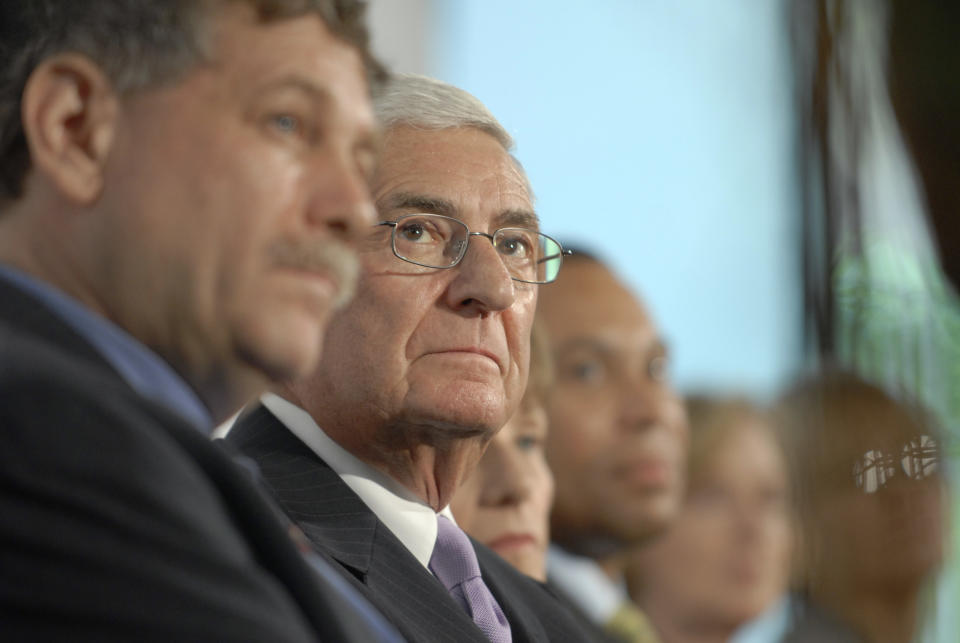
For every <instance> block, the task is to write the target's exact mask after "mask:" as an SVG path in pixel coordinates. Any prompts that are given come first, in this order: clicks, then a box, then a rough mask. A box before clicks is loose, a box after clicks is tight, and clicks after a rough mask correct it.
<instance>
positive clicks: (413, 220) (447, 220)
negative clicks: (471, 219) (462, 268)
mask: <svg viewBox="0 0 960 643" xmlns="http://www.w3.org/2000/svg"><path fill="white" fill-rule="evenodd" d="M377 225H385V226H390V227H391V228H392V230H391V231H390V243H391V246H392V247H393V254H394V255H396V256H397V258H398V259H403V260H404V261H408V262H410V263H412V264H416V265H418V266H424V267H426V268H453V267H454V266H455V265H457V264H458V263H460V261H461V260H462V259H463V257H464V255H466V254H467V245H468V244H469V240H470V237H473V236H479V237H486V238H487V239H489V240H490V243H492V244H493V247H494V248H495V249H496V251H497V254H498V255H499V256H500V259H501V260H502V261H503V265H504V266H505V267H506V268H507V272H508V273H509V274H510V277H511V278H512V279H514V280H515V281H522V282H524V283H528V284H546V283H550V282H551V281H553V280H554V279H556V278H557V273H559V272H560V264H562V263H563V256H564V255H569V254H571V252H570V251H569V250H564V249H563V247H561V245H560V244H559V243H557V242H556V241H554V240H553V239H551V238H550V237H548V236H547V235H545V234H541V233H539V232H537V231H536V230H530V229H528V228H500V229H499V230H495V231H494V232H493V234H487V233H486V232H470V228H468V227H467V224H465V223H464V222H463V221H460V220H459V219H454V218H452V217H447V216H444V215H442V214H405V215H403V216H402V217H398V218H397V220H396V221H381V222H380V223H378V224H377Z"/></svg>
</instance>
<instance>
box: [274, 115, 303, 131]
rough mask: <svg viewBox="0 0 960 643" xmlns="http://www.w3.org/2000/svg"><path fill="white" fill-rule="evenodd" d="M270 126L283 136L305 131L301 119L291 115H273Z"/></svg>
mask: <svg viewBox="0 0 960 643" xmlns="http://www.w3.org/2000/svg"><path fill="white" fill-rule="evenodd" d="M270 126H271V127H273V128H274V129H275V130H277V131H278V132H280V133H282V134H297V133H299V132H301V131H302V130H303V124H302V123H301V122H300V119H299V118H297V117H296V116H291V115H290V114H273V115H272V116H270Z"/></svg>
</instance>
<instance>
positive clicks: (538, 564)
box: [450, 324, 553, 581]
mask: <svg viewBox="0 0 960 643" xmlns="http://www.w3.org/2000/svg"><path fill="white" fill-rule="evenodd" d="M552 383H553V366H552V363H551V362H550V353H549V349H548V347H547V345H546V344H545V338H544V337H543V329H542V326H540V325H539V324H534V327H533V334H532V336H531V350H530V376H529V380H528V383H527V390H526V393H525V394H524V397H523V401H522V402H521V403H520V408H519V409H518V410H517V412H516V413H514V415H513V416H512V417H511V418H510V420H509V421H508V422H507V423H506V425H505V426H504V427H503V428H502V429H500V431H499V433H497V435H496V436H495V437H494V438H493V439H492V440H491V441H490V444H489V445H488V446H487V450H486V453H484V455H483V458H481V460H480V463H479V464H478V465H477V469H476V471H474V473H473V474H472V475H471V476H470V477H469V478H467V480H466V481H464V483H463V485H462V486H461V487H460V489H459V490H458V491H457V493H456V495H455V496H454V499H453V502H451V503H450V508H451V510H452V511H453V515H454V517H455V518H456V520H457V524H459V525H460V527H461V528H462V529H463V530H464V531H466V532H467V533H468V534H470V535H471V536H473V537H474V538H475V539H476V540H479V541H480V542H481V543H483V544H484V545H486V546H488V547H490V548H491V549H493V550H494V551H495V552H497V553H498V554H500V555H501V556H502V557H503V558H505V559H506V560H507V562H509V563H511V564H512V565H513V566H514V567H516V568H517V569H519V570H520V571H521V572H523V573H525V574H527V575H528V576H532V577H533V578H535V579H537V580H539V581H545V580H546V575H547V573H546V552H547V545H548V543H549V540H550V537H549V515H550V506H551V505H552V504H553V475H552V474H551V473H550V469H549V467H548V466H547V461H546V459H545V457H544V442H545V440H546V437H547V412H546V409H545V406H544V404H545V401H546V396H547V395H548V394H549V391H550V388H551V386H552Z"/></svg>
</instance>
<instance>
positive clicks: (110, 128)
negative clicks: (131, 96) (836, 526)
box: [21, 54, 119, 205]
mask: <svg viewBox="0 0 960 643" xmlns="http://www.w3.org/2000/svg"><path fill="white" fill-rule="evenodd" d="M21 110H22V112H21V115H22V119H23V128H24V132H25V134H26V138H27V144H28V146H29V148H30V160H31V165H32V169H33V170H34V171H36V172H37V173H39V174H42V175H44V176H46V178H47V180H49V181H50V182H51V183H52V184H53V185H55V186H56V187H57V188H58V189H59V191H60V192H61V195H62V196H63V197H65V198H67V199H69V200H71V201H74V202H75V203H78V204H81V205H88V204H90V203H92V202H94V201H95V200H96V199H97V198H98V197H99V195H100V192H101V190H102V189H103V182H104V177H103V169H104V166H105V164H106V161H107V157H108V155H109V152H110V146H111V144H112V141H113V135H114V132H115V129H116V119H117V116H118V112H119V99H118V97H117V95H116V93H115V92H114V90H113V86H112V84H111V83H110V80H109V79H108V78H107V77H106V75H105V74H104V73H103V71H102V70H101V69H100V67H98V66H97V65H96V64H94V63H93V62H92V61H91V60H90V59H89V58H86V57H84V56H81V55H79V54H61V55H58V56H53V57H51V58H48V59H47V60H45V61H44V62H43V63H41V64H40V65H39V66H38V67H37V68H36V69H34V70H33V73H32V74H31V75H30V78H29V79H28V80H27V85H26V87H25V88H24V92H23V100H22V105H21Z"/></svg>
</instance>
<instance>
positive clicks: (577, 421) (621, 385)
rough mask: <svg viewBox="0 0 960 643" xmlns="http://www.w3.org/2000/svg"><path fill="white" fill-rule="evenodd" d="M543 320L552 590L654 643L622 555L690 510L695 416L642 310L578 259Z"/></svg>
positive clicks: (611, 278) (595, 265)
mask: <svg viewBox="0 0 960 643" xmlns="http://www.w3.org/2000/svg"><path fill="white" fill-rule="evenodd" d="M566 263H567V265H566V266H565V267H564V274H563V276H562V278H561V279H559V280H558V281H557V283H556V284H555V285H554V287H552V288H550V289H549V290H547V289H544V291H543V292H542V293H541V299H540V302H539V308H538V315H540V316H541V319H542V321H543V323H544V325H545V326H546V328H547V331H548V334H549V337H550V341H551V345H552V348H553V357H554V363H555V366H556V386H555V389H554V393H553V395H552V396H551V402H550V404H549V406H548V412H549V416H550V434H549V439H548V441H547V457H548V461H549V463H550V467H551V469H552V470H553V472H554V476H555V478H556V499H555V503H554V509H553V515H552V518H551V532H552V537H553V541H554V543H555V546H554V547H551V551H550V556H549V559H548V576H549V578H550V580H551V581H552V582H553V583H554V584H555V585H556V586H557V587H559V589H560V590H561V591H563V592H565V593H566V594H567V595H568V596H569V598H570V599H571V600H572V601H573V602H574V603H575V604H576V605H577V606H578V607H579V608H580V609H581V610H582V611H583V612H584V613H585V615H586V616H587V617H588V618H589V619H590V620H591V621H593V622H594V623H595V624H597V625H598V626H600V627H604V628H606V629H607V630H608V631H611V632H614V633H616V634H617V635H619V636H620V637H621V638H623V639H625V640H633V641H643V640H654V639H653V636H654V635H653V633H652V630H651V629H650V627H649V625H648V624H647V623H646V621H645V619H644V618H643V616H642V614H640V613H639V612H638V611H637V610H636V608H634V607H633V606H632V604H631V603H630V601H629V600H628V597H627V594H626V587H625V584H624V581H623V574H622V565H623V563H624V555H625V554H626V553H627V552H628V551H630V550H631V549H633V548H635V547H637V546H642V545H643V544H644V543H645V542H647V541H649V540H650V539H651V538H653V537H655V536H656V535H657V534H659V533H660V532H661V531H662V530H663V529H664V528H665V527H666V526H667V525H669V523H670V521H671V520H672V519H673V518H674V517H675V516H676V514H677V512H678V510H679V508H680V504H681V502H682V498H683V472H684V463H685V452H686V447H687V424H686V415H685V412H684V409H683V405H682V403H681V400H680V398H679V397H678V396H677V395H676V393H675V392H674V391H673V389H672V388H671V387H670V384H669V381H668V378H667V372H668V353H667V349H666V346H665V345H664V343H663V340H662V339H661V337H660V334H659V332H658V331H657V329H656V327H655V326H654V325H653V322H652V321H651V319H650V317H649V316H648V314H647V312H646V310H644V308H643V306H642V305H641V303H640V302H639V301H638V300H637V298H636V297H635V296H634V295H633V293H631V292H630V291H629V290H628V289H627V287H626V286H624V285H623V284H622V283H621V282H620V281H619V279H617V277H616V276H615V275H614V274H613V273H612V272H611V271H610V269H609V268H607V267H606V266H605V265H604V264H602V263H601V262H600V261H598V260H597V259H595V258H593V257H591V256H590V255H588V254H586V253H582V252H577V251H574V254H573V256H572V257H570V258H569V259H568V260H567V262H566Z"/></svg>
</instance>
